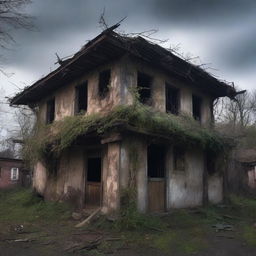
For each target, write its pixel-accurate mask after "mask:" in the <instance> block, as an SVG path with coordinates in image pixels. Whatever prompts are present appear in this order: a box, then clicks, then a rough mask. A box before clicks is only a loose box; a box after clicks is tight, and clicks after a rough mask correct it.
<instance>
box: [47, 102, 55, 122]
mask: <svg viewBox="0 0 256 256" xmlns="http://www.w3.org/2000/svg"><path fill="white" fill-rule="evenodd" d="M54 119H55V99H54V98H53V99H50V100H48V101H47V105H46V123H47V124H51V123H52V122H53V121H54Z"/></svg>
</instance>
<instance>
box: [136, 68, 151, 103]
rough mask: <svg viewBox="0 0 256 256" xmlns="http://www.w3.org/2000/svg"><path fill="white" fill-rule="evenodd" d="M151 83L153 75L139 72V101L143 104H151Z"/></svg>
mask: <svg viewBox="0 0 256 256" xmlns="http://www.w3.org/2000/svg"><path fill="white" fill-rule="evenodd" d="M151 85H152V77H151V76H149V75H147V74H144V73H141V72H138V74H137V87H138V93H139V101H140V102H141V103H143V104H149V105H150V98H151Z"/></svg>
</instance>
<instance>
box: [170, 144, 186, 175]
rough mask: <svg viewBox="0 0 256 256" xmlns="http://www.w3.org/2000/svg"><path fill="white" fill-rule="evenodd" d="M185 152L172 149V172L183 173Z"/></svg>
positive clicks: (177, 148) (176, 148) (179, 149)
mask: <svg viewBox="0 0 256 256" xmlns="http://www.w3.org/2000/svg"><path fill="white" fill-rule="evenodd" d="M185 168H186V165H185V151H184V149H182V148H179V147H175V148H174V149H173V169H174V171H185Z"/></svg>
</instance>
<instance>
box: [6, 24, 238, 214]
mask: <svg viewBox="0 0 256 256" xmlns="http://www.w3.org/2000/svg"><path fill="white" fill-rule="evenodd" d="M235 93H236V92H235V90H234V89H233V87H231V86H229V85H228V84H226V83H224V82H221V81H219V80H217V79H216V78H214V77H213V76H211V75H210V74H208V73H207V72H205V71H204V70H202V69H201V68H199V67H197V66H195V65H193V64H191V63H189V62H186V61H185V60H183V59H181V58H180V57H178V56H176V55H174V54H173V53H172V52H171V51H169V50H166V49H164V48H162V47H160V46H159V45H156V44H153V43H151V42H149V41H147V40H145V39H143V38H142V37H125V36H121V35H119V34H117V33H115V32H113V31H112V30H111V29H108V30H106V31H104V32H103V33H101V34H100V35H98V36H97V37H96V38H94V39H93V40H91V41H90V42H89V43H87V44H86V45H85V46H84V47H83V48H82V49H81V50H80V51H79V52H77V53H76V54H75V55H74V56H73V57H72V58H69V59H67V60H65V61H62V62H61V63H60V66H59V67H58V68H57V69H56V70H55V71H53V72H51V73H50V74H48V75H47V76H45V77H44V78H42V79H40V80H39V81H37V82H36V83H34V84H33V85H32V86H30V87H28V88H26V89H25V90H24V91H22V92H21V93H20V94H18V95H16V96H15V97H14V98H13V99H12V100H11V104H12V105H28V106H30V107H31V108H34V109H35V110H37V111H38V116H37V120H38V121H37V122H38V124H39V125H38V127H39V126H40V127H42V126H45V127H46V129H48V133H43V134H44V135H42V134H41V135H40V136H38V137H36V140H35V141H34V144H36V142H37V144H40V143H41V144H40V149H41V154H39V156H37V157H36V160H35V159H34V160H35V162H34V164H35V167H34V177H33V186H34V188H35V189H36V190H37V191H38V192H39V193H41V194H42V195H44V197H45V198H46V199H50V200H70V201H72V202H73V203H75V204H76V205H78V206H80V207H84V206H88V207H89V206H102V210H103V212H105V213H108V212H112V211H116V210H118V209H119V208H120V205H121V204H122V195H123V194H124V191H127V190H129V189H130V188H133V189H134V191H135V197H136V200H137V206H138V209H139V210H140V211H141V212H147V211H151V212H152V211H153V212H155V211H166V210H169V209H171V208H178V207H194V206H199V205H202V204H203V202H206V201H210V202H212V203H218V202H221V201H222V198H223V174H222V171H221V164H220V160H219V159H220V157H219V156H220V155H222V151H221V150H223V144H224V139H222V138H221V137H220V136H219V135H218V134H216V132H215V131H213V128H212V126H213V125H212V121H213V101H214V100H215V99H216V98H218V97H224V96H229V97H233V96H234V95H235ZM39 130H40V128H38V133H39ZM36 134H37V132H36ZM36 134H35V135H34V137H35V136H36ZM51 136H53V137H54V136H55V137H54V138H55V139H52V137H51ZM42 140H44V141H43V142H42ZM32 147H33V145H32ZM43 147H44V148H43ZM37 148H38V147H37ZM215 149H216V150H215ZM35 150H36V149H33V150H32V151H35ZM56 151H58V152H57V154H55V155H54V153H56ZM32 153H33V152H32ZM42 153H43V154H42ZM42 155H44V157H42ZM53 155H54V157H53ZM40 157H41V158H40ZM49 159H51V161H50V162H51V164H49ZM47 162H48V163H47Z"/></svg>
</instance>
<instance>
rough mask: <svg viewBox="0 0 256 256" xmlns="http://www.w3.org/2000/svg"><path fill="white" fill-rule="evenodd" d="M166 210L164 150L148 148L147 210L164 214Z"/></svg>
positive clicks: (158, 147)
mask: <svg viewBox="0 0 256 256" xmlns="http://www.w3.org/2000/svg"><path fill="white" fill-rule="evenodd" d="M165 209H166V181H165V148H164V147H163V146H159V145H150V146H149V147H148V210H149V211H150V212H164V211H165Z"/></svg>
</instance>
